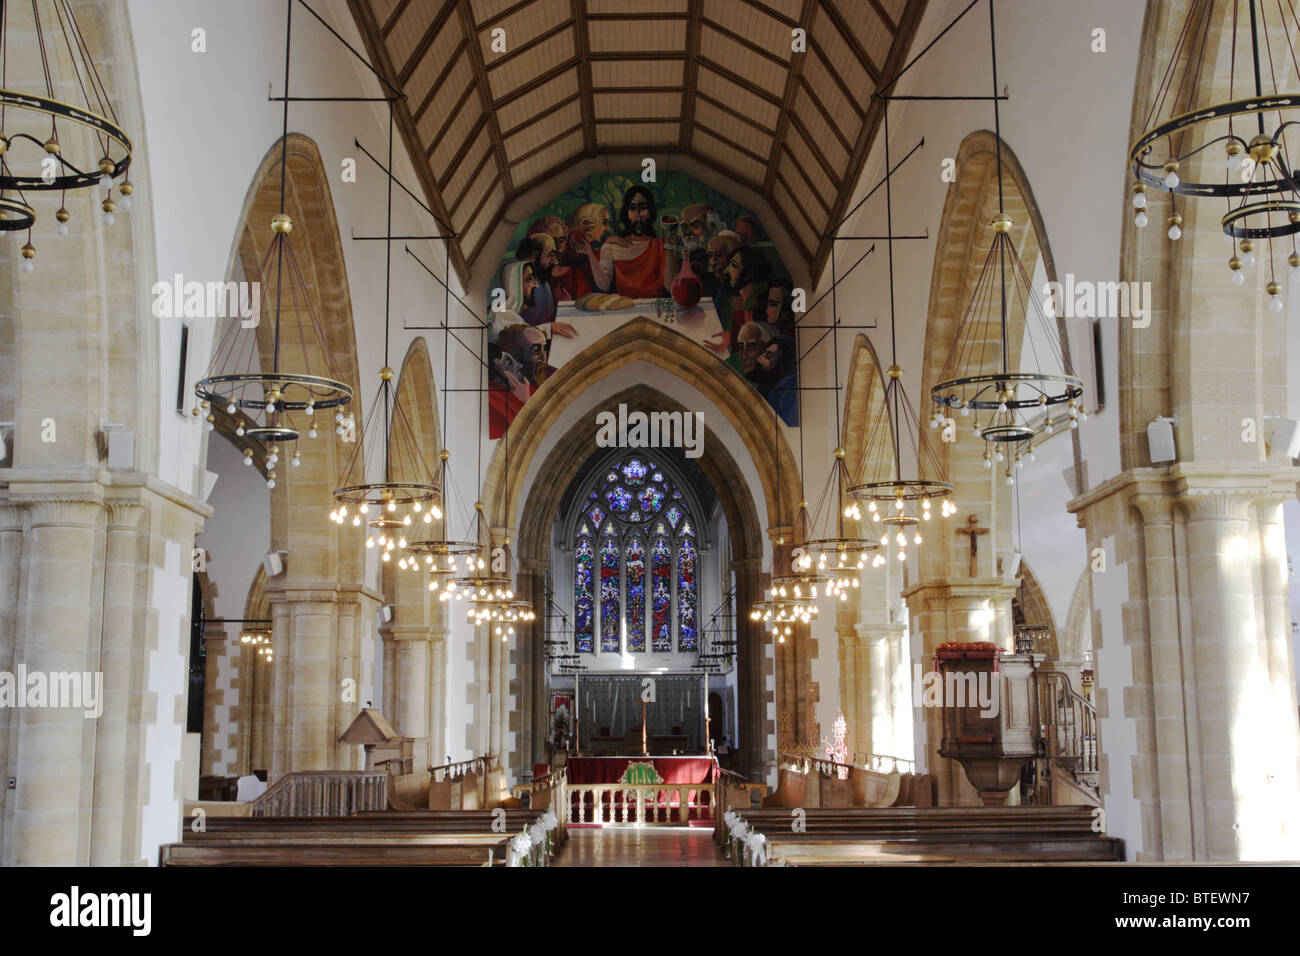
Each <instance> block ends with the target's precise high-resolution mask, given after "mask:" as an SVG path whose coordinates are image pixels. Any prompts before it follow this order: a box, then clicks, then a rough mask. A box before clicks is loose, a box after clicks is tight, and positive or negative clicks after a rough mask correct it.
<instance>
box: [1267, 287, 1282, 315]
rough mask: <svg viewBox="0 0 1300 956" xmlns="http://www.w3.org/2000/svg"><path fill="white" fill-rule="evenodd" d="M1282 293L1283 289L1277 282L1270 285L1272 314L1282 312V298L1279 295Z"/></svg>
mask: <svg viewBox="0 0 1300 956" xmlns="http://www.w3.org/2000/svg"><path fill="white" fill-rule="evenodd" d="M1281 291H1282V287H1281V286H1280V285H1278V284H1277V283H1276V282H1270V283H1269V284H1268V310H1269V311H1270V312H1281V311H1282V296H1281V295H1280V294H1279V293H1281Z"/></svg>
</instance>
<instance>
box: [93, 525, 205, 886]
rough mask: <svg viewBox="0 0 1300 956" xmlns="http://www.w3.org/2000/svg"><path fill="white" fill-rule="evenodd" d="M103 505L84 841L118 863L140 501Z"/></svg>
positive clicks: (105, 861) (125, 855)
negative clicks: (91, 774)
mask: <svg viewBox="0 0 1300 956" xmlns="http://www.w3.org/2000/svg"><path fill="white" fill-rule="evenodd" d="M107 510H108V532H107V535H106V541H105V545H104V616H103V624H102V628H103V631H102V634H101V636H100V646H99V653H98V655H97V656H98V659H99V670H100V671H101V672H102V673H103V675H104V682H103V697H104V713H103V715H102V716H101V717H100V719H99V721H98V722H97V724H96V729H95V802H94V807H93V811H92V812H93V817H92V820H93V829H92V833H91V844H90V863H91V865H92V866H120V865H122V864H123V863H125V862H127V861H128V860H130V859H133V858H134V856H135V854H134V852H132V851H129V850H127V849H126V848H124V847H123V846H122V837H123V815H124V813H125V811H126V787H127V780H126V765H127V750H128V743H127V739H128V721H129V711H130V706H131V696H132V693H131V691H132V686H131V645H132V641H133V640H134V637H135V633H136V626H137V621H136V606H137V603H138V602H137V601H136V574H137V567H138V564H139V561H138V557H139V549H140V535H139V528H140V520H141V519H142V518H143V517H144V515H145V507H144V505H143V503H142V502H139V501H112V502H109V503H108V505H107ZM208 659H209V662H211V661H212V660H213V658H212V655H211V653H209V658H208ZM209 676H210V677H213V676H215V675H213V674H210V675H209ZM213 686H215V685H213Z"/></svg>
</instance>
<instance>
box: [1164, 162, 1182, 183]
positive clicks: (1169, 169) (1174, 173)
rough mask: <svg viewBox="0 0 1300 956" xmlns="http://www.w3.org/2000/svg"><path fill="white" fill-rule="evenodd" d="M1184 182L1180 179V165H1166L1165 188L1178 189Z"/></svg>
mask: <svg viewBox="0 0 1300 956" xmlns="http://www.w3.org/2000/svg"><path fill="white" fill-rule="evenodd" d="M1181 183H1182V180H1181V179H1179V178H1178V164H1177V163H1166V164H1165V186H1166V187H1167V188H1169V189H1177V188H1178V186H1179V184H1181Z"/></svg>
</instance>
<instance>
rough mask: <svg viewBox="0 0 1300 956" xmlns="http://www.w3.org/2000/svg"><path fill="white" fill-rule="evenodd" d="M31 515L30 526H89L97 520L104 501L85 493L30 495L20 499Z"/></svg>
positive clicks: (92, 525) (34, 527)
mask: <svg viewBox="0 0 1300 956" xmlns="http://www.w3.org/2000/svg"><path fill="white" fill-rule="evenodd" d="M20 500H21V502H22V503H23V504H25V505H26V506H27V509H28V511H29V512H30V513H31V516H32V528H33V529H36V528H41V527H89V528H93V527H94V526H95V525H96V523H97V522H98V519H99V515H100V512H102V511H103V510H104V503H103V502H102V501H101V500H100V499H98V498H91V497H88V496H86V495H32V496H31V497H24V498H22V499H20Z"/></svg>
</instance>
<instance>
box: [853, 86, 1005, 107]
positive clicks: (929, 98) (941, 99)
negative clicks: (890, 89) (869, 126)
mask: <svg viewBox="0 0 1300 956" xmlns="http://www.w3.org/2000/svg"><path fill="white" fill-rule="evenodd" d="M871 98H872V99H876V100H891V101H895V102H900V101H903V100H924V101H927V102H939V103H951V102H956V101H958V100H983V101H986V102H987V101H988V100H1009V99H1011V96H1010V94H1009V93H1008V92H1007V91H1006V87H1003V92H1002V95H1001V96H882V95H881V94H879V93H872V94H871Z"/></svg>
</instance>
